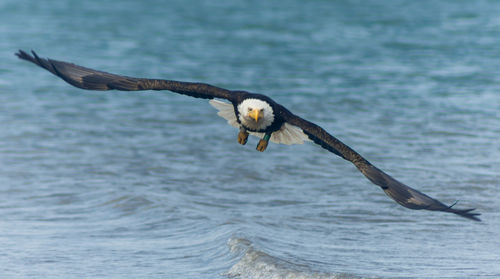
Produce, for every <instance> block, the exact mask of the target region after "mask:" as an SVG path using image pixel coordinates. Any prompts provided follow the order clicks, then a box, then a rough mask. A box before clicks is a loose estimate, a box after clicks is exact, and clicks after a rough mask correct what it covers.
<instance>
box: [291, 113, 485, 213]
mask: <svg viewBox="0 0 500 279" xmlns="http://www.w3.org/2000/svg"><path fill="white" fill-rule="evenodd" d="M283 111H284V114H283V118H284V119H285V121H286V122H288V123H290V124H292V125H295V126H297V127H299V128H301V129H302V130H303V132H304V133H305V134H306V135H308V136H309V138H310V139H311V140H312V141H314V142H315V143H316V144H319V145H321V146H322V147H323V148H325V149H327V150H328V151H330V152H333V153H335V154H337V155H338V156H340V157H342V158H344V159H345V160H348V161H350V162H351V163H353V164H354V165H355V166H356V167H357V168H358V169H359V171H361V173H363V174H364V175H365V176H366V177H367V178H368V179H369V180H370V181H371V182H373V183H374V184H376V185H378V186H380V187H381V188H382V189H383V190H384V192H385V193H386V194H387V195H388V196H389V197H391V198H392V199H393V200H395V201H396V202H397V203H399V204H400V205H402V206H404V207H407V208H410V209H426V210H433V211H444V212H450V213H455V214H457V215H460V216H462V217H465V218H469V219H472V220H475V221H481V220H480V219H479V218H478V217H477V216H478V215H480V214H479V213H475V212H472V211H473V210H474V208H473V209H455V208H453V205H451V206H447V205H445V204H443V203H442V202H440V201H438V200H436V199H434V198H431V197H429V196H427V195H426V194H424V193H422V192H419V191H417V190H415V189H413V188H411V187H408V186H406V185H405V184H403V183H401V182H399V181H397V180H396V179H394V178H392V177H391V176H390V175H388V174H386V173H385V172H383V171H381V170H380V169H378V168H377V167H375V166H374V165H372V164H371V163H370V162H368V161H367V160H366V159H365V158H363V157H362V156H361V155H359V154H358V153H357V152H356V151H354V150H353V149H351V148H350V147H349V146H347V145H346V144H344V143H343V142H341V141H340V140H338V139H337V138H335V137H334V136H332V135H330V134H329V133H328V132H326V131H325V130H324V129H323V128H321V127H319V126H318V125H316V124H314V123H311V122H309V121H307V120H305V119H302V118H300V117H298V116H296V115H294V114H292V113H291V112H289V111H288V110H286V109H284V110H283Z"/></svg>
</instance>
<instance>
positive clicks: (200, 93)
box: [16, 50, 242, 102]
mask: <svg viewBox="0 0 500 279" xmlns="http://www.w3.org/2000/svg"><path fill="white" fill-rule="evenodd" d="M32 54H33V56H31V55H30V54H28V53H26V52H25V51H22V50H19V52H18V53H16V55H17V56H18V57H19V58H21V59H24V60H26V61H30V62H32V63H34V64H36V65H38V66H40V67H42V68H44V69H46V70H47V71H49V72H51V73H52V74H54V75H56V76H58V77H60V78H62V79H63V80H64V81H66V82H67V83H69V84H71V85H73V86H75V87H78V88H82V89H88V90H113V89H116V90H124V91H138V90H169V91H172V92H175V93H179V94H183V95H188V96H191V97H195V98H203V99H213V98H221V99H226V100H229V101H231V102H236V101H237V100H238V99H239V95H241V93H242V92H240V91H231V90H227V89H224V88H220V87H216V86H212V85H209V84H205V83H195V82H180V81H173V80H163V79H147V78H135V77H127V76H121V75H115V74H111V73H107V72H102V71H97V70H94V69H90V68H85V67H82V66H78V65H75V64H72V63H67V62H63V61H57V60H53V59H42V58H40V57H38V55H37V54H36V53H35V52H34V51H32Z"/></svg>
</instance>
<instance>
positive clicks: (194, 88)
mask: <svg viewBox="0 0 500 279" xmlns="http://www.w3.org/2000/svg"><path fill="white" fill-rule="evenodd" d="M32 54H33V56H32V55H30V54H28V53H26V52H24V51H22V50H19V52H18V53H16V55H17V56H18V57H19V58H21V59H24V60H27V61H30V62H32V63H34V64H36V65H38V66H40V67H42V68H44V69H46V70H48V71H49V72H51V73H52V74H54V75H56V76H58V77H60V78H62V79H63V80H65V81H66V82H68V83H69V84H71V85H73V86H76V87H78V88H82V89H88V90H113V89H115V90H125V91H137V90H169V91H172V92H175V93H179V94H183V95H188V96H191V97H196V98H204V99H213V98H219V99H226V100H228V101H229V102H231V103H232V104H233V106H234V107H235V114H236V116H238V113H239V112H238V110H237V109H236V107H237V106H238V104H241V103H242V102H243V101H245V100H246V99H250V98H252V99H259V100H262V101H264V102H266V103H267V104H269V106H270V107H271V108H272V110H273V113H274V121H273V123H272V125H270V126H269V127H267V128H266V129H265V130H264V131H259V132H263V133H266V135H267V134H269V135H271V134H272V133H273V132H276V131H278V130H279V129H280V128H281V126H282V125H283V124H284V123H288V124H291V125H293V126H296V127H299V128H300V129H302V131H303V133H304V134H306V135H307V136H308V137H309V139H311V140H312V141H313V142H314V143H316V144H318V145H320V146H321V147H323V148H325V149H326V150H328V151H330V152H332V153H334V154H336V155H338V156H340V157H342V158H344V159H345V160H347V161H350V162H351V163H353V164H354V165H355V166H356V167H357V168H358V169H359V171H360V172H361V173H363V175H365V176H366V177H367V178H368V179H369V180H370V181H371V182H372V183H374V184H376V185H378V186H380V187H381V188H382V189H383V190H384V192H385V193H386V194H387V195H388V196H389V197H391V198H392V199H393V200H395V201H396V202H397V203H399V204H400V205H402V206H404V207H407V208H410V209H425V210H432V211H443V212H449V213H454V214H457V215H459V216H462V217H465V218H469V219H472V220H475V221H480V219H479V218H478V216H479V215H480V214H479V213H476V212H472V211H473V210H474V209H456V208H454V207H453V205H452V206H447V205H445V204H443V203H442V202H440V201H438V200H436V199H434V198H431V197H429V196H427V195H426V194H424V193H422V192H419V191H417V190H415V189H413V188H411V187H408V186H406V185H405V184H403V183H401V182H399V181H397V180H396V179H394V178H392V177H391V176H389V175H388V174H386V173H385V172H383V171H381V170H380V169H378V168H377V167H375V166H374V165H372V164H371V163H370V162H368V161H367V160H366V159H365V158H363V157H362V156H361V155H360V154H358V153H357V152H356V151H354V150H353V149H351V148H350V147H349V146H347V145H346V144H344V143H342V142H341V141H340V140H338V139H337V138H335V137H334V136H332V135H330V134H329V133H328V132H326V131H325V130H324V129H323V128H321V127H319V126H318V125H316V124H314V123H311V122H309V121H307V120H305V119H303V118H300V117H298V116H296V115H294V114H293V113H291V112H290V111H289V110H287V109H286V108H285V107H283V106H282V105H280V104H278V103H276V102H274V101H273V100H272V99H270V98H269V97H267V96H265V95H261V94H254V93H249V92H245V91H232V90H227V89H223V88H219V87H215V86H212V85H209V84H205V83H192V82H180V81H172V80H163V79H147V78H135V77H127V76H121V75H115V74H110V73H106V72H102V71H96V70H93V69H89V68H85V67H81V66H78V65H75V64H72V63H67V62H63V61H57V60H52V59H42V58H40V57H38V56H37V55H36V53H35V52H33V51H32ZM240 124H241V123H240ZM245 142H246V141H245ZM242 144H244V143H243V142H242Z"/></svg>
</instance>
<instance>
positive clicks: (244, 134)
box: [238, 130, 248, 145]
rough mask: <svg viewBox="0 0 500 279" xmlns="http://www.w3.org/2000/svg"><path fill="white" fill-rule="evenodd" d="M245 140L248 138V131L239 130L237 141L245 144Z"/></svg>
mask: <svg viewBox="0 0 500 279" xmlns="http://www.w3.org/2000/svg"><path fill="white" fill-rule="evenodd" d="M247 140H248V133H247V132H246V131H242V130H240V132H239V133H238V143H239V144H242V145H245V144H246V143H247Z"/></svg>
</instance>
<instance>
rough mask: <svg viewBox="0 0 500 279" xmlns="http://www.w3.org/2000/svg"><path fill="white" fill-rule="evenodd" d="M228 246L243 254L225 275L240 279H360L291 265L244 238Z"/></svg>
mask: <svg viewBox="0 0 500 279" xmlns="http://www.w3.org/2000/svg"><path fill="white" fill-rule="evenodd" d="M228 245H229V247H230V249H231V252H233V253H241V254H242V256H241V258H240V260H239V261H238V262H237V263H236V264H234V265H233V266H232V267H231V269H230V270H229V271H228V272H227V273H226V274H225V275H226V276H228V277H229V278H239V279H341V278H345V279H347V278H359V277H355V276H353V275H349V274H331V273H325V272H315V271H311V270H310V268H309V267H308V266H305V265H299V264H295V263H291V262H289V261H286V260H283V259H279V258H277V257H274V256H271V255H269V254H267V253H265V252H262V251H259V250H257V249H255V248H254V247H253V245H252V243H251V242H250V241H249V240H247V239H244V238H231V239H229V241H228Z"/></svg>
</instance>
